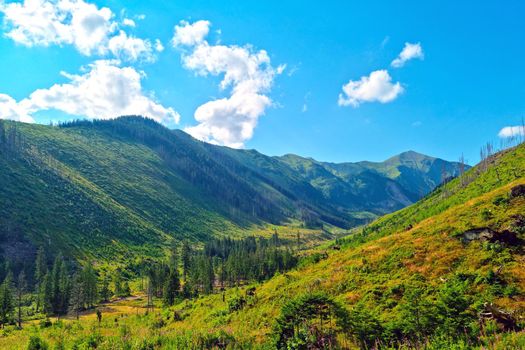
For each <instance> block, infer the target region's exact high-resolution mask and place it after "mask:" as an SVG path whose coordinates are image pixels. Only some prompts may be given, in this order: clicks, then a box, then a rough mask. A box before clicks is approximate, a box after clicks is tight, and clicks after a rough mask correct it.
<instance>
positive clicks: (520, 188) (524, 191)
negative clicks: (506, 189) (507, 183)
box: [510, 185, 525, 199]
mask: <svg viewBox="0 0 525 350" xmlns="http://www.w3.org/2000/svg"><path fill="white" fill-rule="evenodd" d="M517 197H525V185H517V186H514V187H512V188H511V189H510V198H511V199H512V198H517Z"/></svg>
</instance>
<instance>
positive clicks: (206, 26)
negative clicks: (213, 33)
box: [172, 20, 211, 46]
mask: <svg viewBox="0 0 525 350" xmlns="http://www.w3.org/2000/svg"><path fill="white" fill-rule="evenodd" d="M210 24H211V23H210V22H209V21H203V20H201V21H197V22H194V23H193V24H190V23H188V22H186V21H180V23H179V25H176V26H175V34H174V35H173V41H172V43H173V46H181V45H185V46H193V45H197V44H200V43H202V42H203V41H204V38H205V37H206V36H207V35H208V33H209V32H210Z"/></svg>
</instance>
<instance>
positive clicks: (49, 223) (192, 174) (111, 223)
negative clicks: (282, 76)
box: [0, 118, 410, 264]
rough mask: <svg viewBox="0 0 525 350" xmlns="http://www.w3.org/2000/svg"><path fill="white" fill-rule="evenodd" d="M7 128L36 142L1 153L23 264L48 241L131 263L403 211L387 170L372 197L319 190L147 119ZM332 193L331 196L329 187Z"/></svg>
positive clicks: (0, 191)
mask: <svg viewBox="0 0 525 350" xmlns="http://www.w3.org/2000/svg"><path fill="white" fill-rule="evenodd" d="M2 123H3V124H2V125H7V127H8V128H13V127H16V128H17V130H18V133H19V134H20V135H22V139H23V143H24V145H25V146H24V147H23V148H22V149H23V151H20V150H18V151H12V152H3V153H2V151H1V150H0V169H1V170H2V171H1V172H0V183H2V186H1V187H0V203H1V204H0V224H2V227H3V228H4V229H3V230H0V235H3V237H2V238H4V239H3V242H0V250H1V249H3V250H4V253H5V255H6V256H8V257H11V258H15V259H16V258H17V255H18V259H19V260H21V261H20V263H21V264H22V263H23V262H22V261H23V260H24V259H27V258H32V257H33V256H34V253H35V247H36V246H37V245H41V244H43V245H47V246H49V249H50V250H51V251H53V253H56V252H58V251H62V252H63V253H65V254H67V255H71V256H73V257H83V258H86V257H88V256H90V257H92V258H96V259H99V260H100V259H105V260H113V259H114V258H115V257H117V258H118V259H120V260H122V261H126V260H129V259H131V258H132V257H133V256H142V255H150V256H151V255H159V254H161V253H162V252H161V251H162V249H163V248H164V247H165V245H166V243H167V242H169V241H170V240H172V239H182V238H190V239H192V240H194V241H196V242H199V241H203V240H206V239H207V238H208V237H210V236H211V235H219V234H228V235H230V236H232V235H233V236H240V235H243V234H250V233H252V232H254V231H260V228H261V227H265V225H266V224H267V223H272V224H281V225H292V226H298V225H299V224H300V222H301V221H303V220H308V221H309V222H312V223H313V224H314V225H318V224H319V222H320V221H322V222H324V223H325V224H326V223H329V224H330V225H334V226H338V227H349V226H355V225H356V224H360V223H363V222H365V221H367V220H369V219H370V217H371V216H370V215H368V214H367V213H368V212H369V211H371V210H372V209H371V208H376V207H381V209H378V210H379V211H378V212H389V211H391V210H394V209H396V208H399V207H400V205H401V204H400V203H399V201H396V200H391V199H388V198H387V199H385V195H384V193H385V192H388V191H384V188H385V187H388V188H394V187H396V186H397V185H395V183H394V181H392V180H390V179H387V178H385V177H383V176H382V175H380V174H378V173H370V174H369V175H368V176H367V179H366V182H367V183H366V186H368V187H370V188H372V190H368V189H366V188H364V189H363V187H362V184H356V187H355V188H354V189H351V190H350V189H349V188H348V186H347V185H346V184H345V182H344V181H342V180H341V179H340V178H338V177H337V176H335V175H333V174H331V173H330V172H329V171H327V170H326V169H324V168H323V169H322V174H319V175H320V176H319V179H317V180H316V181H320V182H317V183H314V185H312V184H311V183H310V180H311V179H309V178H307V179H305V177H304V176H305V175H304V174H303V173H302V172H300V171H297V167H296V166H290V164H287V163H286V162H284V161H282V160H280V159H279V158H276V157H268V156H265V155H263V154H260V153H258V152H256V151H244V150H233V149H228V148H225V147H217V146H213V145H209V144H205V143H202V142H199V141H196V140H194V139H193V138H191V137H190V136H189V135H186V134H184V133H183V132H181V131H170V130H168V129H166V128H164V127H162V126H160V125H159V124H156V123H154V122H152V121H148V120H144V119H141V118H120V119H117V120H112V121H104V122H97V123H94V124H91V123H79V124H75V125H73V126H69V127H63V128H58V127H50V126H43V125H35V124H22V123H14V122H2ZM396 164H398V163H396ZM316 166H318V165H316ZM314 182H315V181H314ZM357 182H360V180H359V181H357ZM325 185H326V186H328V187H329V188H330V189H331V190H330V191H331V194H327V193H325V192H323V190H322V189H319V188H320V187H322V188H325ZM316 186H317V187H316ZM319 186H320V187H319ZM360 186H361V187H360ZM366 186H365V187H366ZM396 191H397V190H396ZM401 192H402V191H401ZM364 197H366V198H367V199H369V200H366V201H365V200H364V199H363V198H364ZM387 197H388V196H387ZM401 197H404V196H403V195H402V194H401ZM356 203H361V204H359V205H357V204H356ZM363 203H365V204H364V205H363ZM408 203H410V202H408V201H406V200H404V201H403V204H404V205H406V204H408ZM330 225H328V226H326V227H330ZM315 233H316V234H317V233H318V231H315ZM317 236H318V237H321V235H317ZM15 247H18V248H16V250H17V251H16V252H15V251H14V250H15ZM22 248H23V249H22ZM22 252H23V253H22ZM0 255H1V254H0ZM15 263H16V262H15Z"/></svg>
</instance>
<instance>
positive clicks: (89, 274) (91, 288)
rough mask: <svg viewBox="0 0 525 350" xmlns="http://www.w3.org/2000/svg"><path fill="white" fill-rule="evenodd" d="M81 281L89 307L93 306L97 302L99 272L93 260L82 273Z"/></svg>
mask: <svg viewBox="0 0 525 350" xmlns="http://www.w3.org/2000/svg"><path fill="white" fill-rule="evenodd" d="M81 281H82V284H83V286H82V287H83V290H84V295H85V302H86V306H87V307H88V308H92V307H93V305H95V303H96V302H97V274H96V272H95V269H94V268H93V265H92V264H91V262H89V263H88V264H87V265H86V266H85V267H84V268H83V269H82V273H81Z"/></svg>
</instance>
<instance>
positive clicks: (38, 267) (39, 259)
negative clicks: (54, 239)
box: [35, 247, 47, 311]
mask: <svg viewBox="0 0 525 350" xmlns="http://www.w3.org/2000/svg"><path fill="white" fill-rule="evenodd" d="M46 274H47V263H46V256H45V251H44V248H43V247H40V248H38V251H37V254H36V261H35V290H36V293H37V295H36V310H37V311H39V310H40V307H41V305H42V299H43V292H44V288H43V282H44V277H45V276H46Z"/></svg>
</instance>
